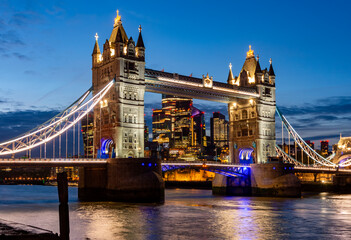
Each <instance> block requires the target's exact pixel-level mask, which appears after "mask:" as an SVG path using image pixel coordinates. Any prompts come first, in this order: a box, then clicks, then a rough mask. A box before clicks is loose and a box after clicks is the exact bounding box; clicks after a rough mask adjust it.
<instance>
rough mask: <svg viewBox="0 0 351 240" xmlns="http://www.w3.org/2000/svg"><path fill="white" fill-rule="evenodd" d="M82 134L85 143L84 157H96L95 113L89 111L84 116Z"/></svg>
mask: <svg viewBox="0 0 351 240" xmlns="http://www.w3.org/2000/svg"><path fill="white" fill-rule="evenodd" d="M81 124H82V129H81V131H82V136H83V144H84V157H86V158H93V157H94V153H93V151H94V144H93V139H94V132H93V131H94V114H93V112H91V113H89V114H88V115H87V116H86V117H84V118H82V120H81Z"/></svg>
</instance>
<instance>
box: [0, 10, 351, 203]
mask: <svg viewBox="0 0 351 240" xmlns="http://www.w3.org/2000/svg"><path fill="white" fill-rule="evenodd" d="M145 54H146V47H145V45H144V41H143V37H142V29H141V27H140V26H139V35H138V39H137V42H136V43H135V42H134V40H133V38H132V37H130V38H128V36H127V34H126V31H125V30H124V28H123V25H122V21H121V16H120V15H119V14H118V13H117V17H116V18H115V21H114V25H113V29H112V33H111V36H110V38H109V39H108V40H107V39H106V41H105V42H104V44H103V51H102V52H101V51H100V46H99V43H98V35H97V34H96V40H95V45H94V48H93V53H92V87H91V88H90V89H89V90H88V91H87V92H86V93H84V94H83V95H82V96H81V97H80V98H79V99H78V100H77V101H75V102H74V103H73V104H72V105H71V106H69V107H68V108H67V109H65V110H64V111H62V112H61V113H60V114H58V115H57V116H55V117H54V118H52V119H50V120H49V121H47V122H45V123H44V124H42V125H40V126H38V127H37V128H35V129H33V130H31V131H29V132H27V133H25V134H23V135H21V136H19V137H17V138H15V139H13V140H10V141H6V142H3V143H0V156H9V155H10V156H12V158H11V159H8V158H7V159H0V167H8V166H25V167H30V166H33V167H34V166H42V167H65V166H77V167H80V181H81V182H80V192H81V195H82V196H83V197H84V196H87V195H96V191H98V192H104V194H105V192H106V195H107V196H110V197H111V196H112V199H115V197H116V196H117V195H118V196H119V195H121V196H123V197H122V198H118V197H117V199H125V198H129V199H134V200H136V198H137V197H136V196H142V198H143V199H148V200H151V201H154V200H155V199H156V198H157V197H156V198H155V196H156V195H157V196H159V197H160V198H162V191H163V183H162V177H161V170H164V171H166V170H172V169H179V168H196V169H205V170H207V171H213V172H216V173H217V174H216V178H217V176H222V177H218V178H217V179H215V181H214V182H215V184H217V185H216V186H217V187H218V188H223V187H224V188H226V187H227V186H229V185H230V186H231V187H234V188H235V192H236V191H237V190H238V189H239V188H240V186H241V185H243V186H245V188H246V187H247V188H251V187H252V188H254V189H256V190H257V189H260V188H263V189H273V190H272V192H279V191H280V190H279V191H278V190H276V189H275V188H276V187H277V186H279V189H294V190H293V192H292V193H291V195H294V194H295V195H296V194H297V193H298V183H297V180H296V177H295V178H294V175H293V173H294V171H295V172H314V173H315V172H327V173H335V174H337V173H340V172H342V173H348V172H349V170H347V169H340V167H348V166H350V165H351V157H350V156H349V155H345V154H344V151H339V152H338V159H342V162H338V161H336V160H335V159H334V160H333V158H332V157H330V158H324V157H322V156H321V155H319V154H318V153H317V152H315V151H314V150H313V149H311V147H309V146H308V144H307V143H306V142H305V141H304V140H303V139H302V138H301V137H300V136H299V134H298V133H297V132H296V131H295V130H294V128H293V127H292V126H291V124H290V123H289V122H288V121H287V119H286V118H285V116H284V115H283V114H282V113H281V112H280V111H279V110H278V109H277V108H276V97H275V90H276V87H275V80H276V79H275V77H276V76H275V73H274V70H273V65H272V61H270V64H269V68H265V69H262V68H261V65H260V61H259V58H258V56H257V57H256V56H255V55H254V51H253V50H252V49H251V46H250V48H249V51H248V52H247V54H246V59H245V61H244V64H243V66H242V68H241V70H240V72H239V74H238V76H237V77H234V74H233V72H232V66H231V64H230V66H229V74H228V78H227V82H226V83H224V82H218V81H214V79H213V77H210V76H209V75H208V74H207V75H206V76H203V77H202V78H196V77H190V76H184V75H180V74H177V73H168V72H164V71H158V70H152V69H147V68H145ZM145 91H147V92H155V93H162V94H168V95H176V96H181V97H187V98H198V99H204V100H209V101H217V102H222V103H226V104H228V115H229V152H230V159H229V163H228V164H227V165H223V164H218V163H205V164H204V163H203V162H201V163H197V162H186V163H185V162H182V163H177V162H163V163H161V162H160V160H159V159H147V158H144V94H145ZM90 95H92V96H91V98H90V99H89V96H90ZM91 112H93V118H94V120H93V126H92V132H93V139H92V141H90V140H88V141H87V142H86V143H84V144H87V145H89V144H90V145H91V146H92V158H93V159H70V158H69V157H68V156H69V154H68V151H67V149H68V135H69V134H68V132H69V130H71V129H72V128H73V129H74V128H75V126H77V123H79V121H81V120H82V119H84V118H85V117H88V114H90V113H91ZM276 112H277V113H278V116H279V117H280V118H281V120H282V134H283V132H284V129H286V131H287V132H288V137H289V143H290V137H292V138H293V141H294V142H295V143H296V144H297V145H298V146H299V148H300V149H301V151H302V152H303V153H305V154H306V155H307V156H308V157H309V158H310V159H311V161H312V162H313V166H312V167H311V166H306V164H304V163H303V162H299V161H297V160H296V159H294V157H292V156H290V155H289V154H290V151H289V154H287V153H286V152H284V151H283V150H282V149H281V148H279V146H277V144H276V131H275V116H276ZM72 136H73V141H72V144H73V154H72V155H75V152H74V151H75V149H77V153H78V155H79V149H80V146H79V143H80V141H79V136H80V133H79V132H78V134H75V133H74V131H73V134H72ZM62 138H63V139H62ZM282 139H283V141H284V137H282ZM55 141H56V142H55ZM63 142H64V143H65V145H66V146H65V147H63V146H62V143H63ZM76 142H77V145H78V146H76V145H75V144H76ZM48 144H52V151H53V159H51V160H48V158H47V145H48ZM57 145H58V147H57ZM341 145H342V144H341ZM55 147H56V148H55ZM342 147H343V148H346V149H348V150H349V144H348V143H347V144H346V143H345V144H343V145H342ZM38 148H39V152H40V158H39V159H33V158H31V151H32V150H33V149H38ZM63 148H64V149H65V151H66V153H65V154H62V149H63ZM25 151H27V152H28V156H29V158H30V159H29V160H23V159H16V158H15V154H17V153H21V152H25ZM56 152H57V153H58V158H57V156H56V155H57V154H56ZM62 155H63V156H62ZM64 155H65V157H64ZM41 156H44V157H43V158H42V157H41ZM277 156H280V157H281V158H282V159H283V161H284V162H285V163H286V164H287V165H284V164H281V163H277V162H276V163H274V162H270V161H269V159H272V158H274V157H277ZM101 158H107V160H104V159H101ZM146 163H147V164H146ZM248 176H250V177H248ZM232 178H235V179H236V180H235V181H232V180H231V179H232ZM238 179H239V180H238ZM240 179H241V180H240ZM276 179H279V180H276ZM282 179H283V180H282ZM268 183H269V184H268ZM274 189H275V190H274ZM246 190H247V189H246ZM246 190H245V191H246ZM256 190H255V191H256ZM135 191H136V192H137V193H138V194H139V195H138V194H135ZM257 191H259V190H257ZM284 191H285V190H284ZM284 191H282V193H283V194H286V195H289V194H287V193H286V192H284ZM146 192H149V193H148V194H147V193H146ZM242 193H243V192H242ZM153 194H156V195H155V196H153ZM295 195H294V196H295Z"/></svg>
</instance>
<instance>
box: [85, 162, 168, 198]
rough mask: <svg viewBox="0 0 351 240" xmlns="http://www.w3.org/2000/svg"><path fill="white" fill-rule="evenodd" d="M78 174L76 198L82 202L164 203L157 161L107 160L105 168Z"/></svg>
mask: <svg viewBox="0 0 351 240" xmlns="http://www.w3.org/2000/svg"><path fill="white" fill-rule="evenodd" d="M81 173H82V175H81ZM79 174H80V176H79V186H78V197H79V199H80V200H83V201H104V200H108V201H118V202H157V203H161V202H164V182H163V180H162V174H161V162H160V160H158V159H151V158H118V159H108V160H107V165H106V168H84V169H80V172H79Z"/></svg>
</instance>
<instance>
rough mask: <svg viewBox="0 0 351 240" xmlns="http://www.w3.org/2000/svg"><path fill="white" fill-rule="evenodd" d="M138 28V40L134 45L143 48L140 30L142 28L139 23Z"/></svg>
mask: <svg viewBox="0 0 351 240" xmlns="http://www.w3.org/2000/svg"><path fill="white" fill-rule="evenodd" d="M138 29H139V37H138V41H137V45H136V47H137V48H145V46H144V41H143V36H142V35H141V30H142V28H141V25H139V28H138Z"/></svg>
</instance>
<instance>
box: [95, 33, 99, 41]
mask: <svg viewBox="0 0 351 240" xmlns="http://www.w3.org/2000/svg"><path fill="white" fill-rule="evenodd" d="M98 39H99V35H98V34H97V33H96V34H95V41H97V40H98Z"/></svg>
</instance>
